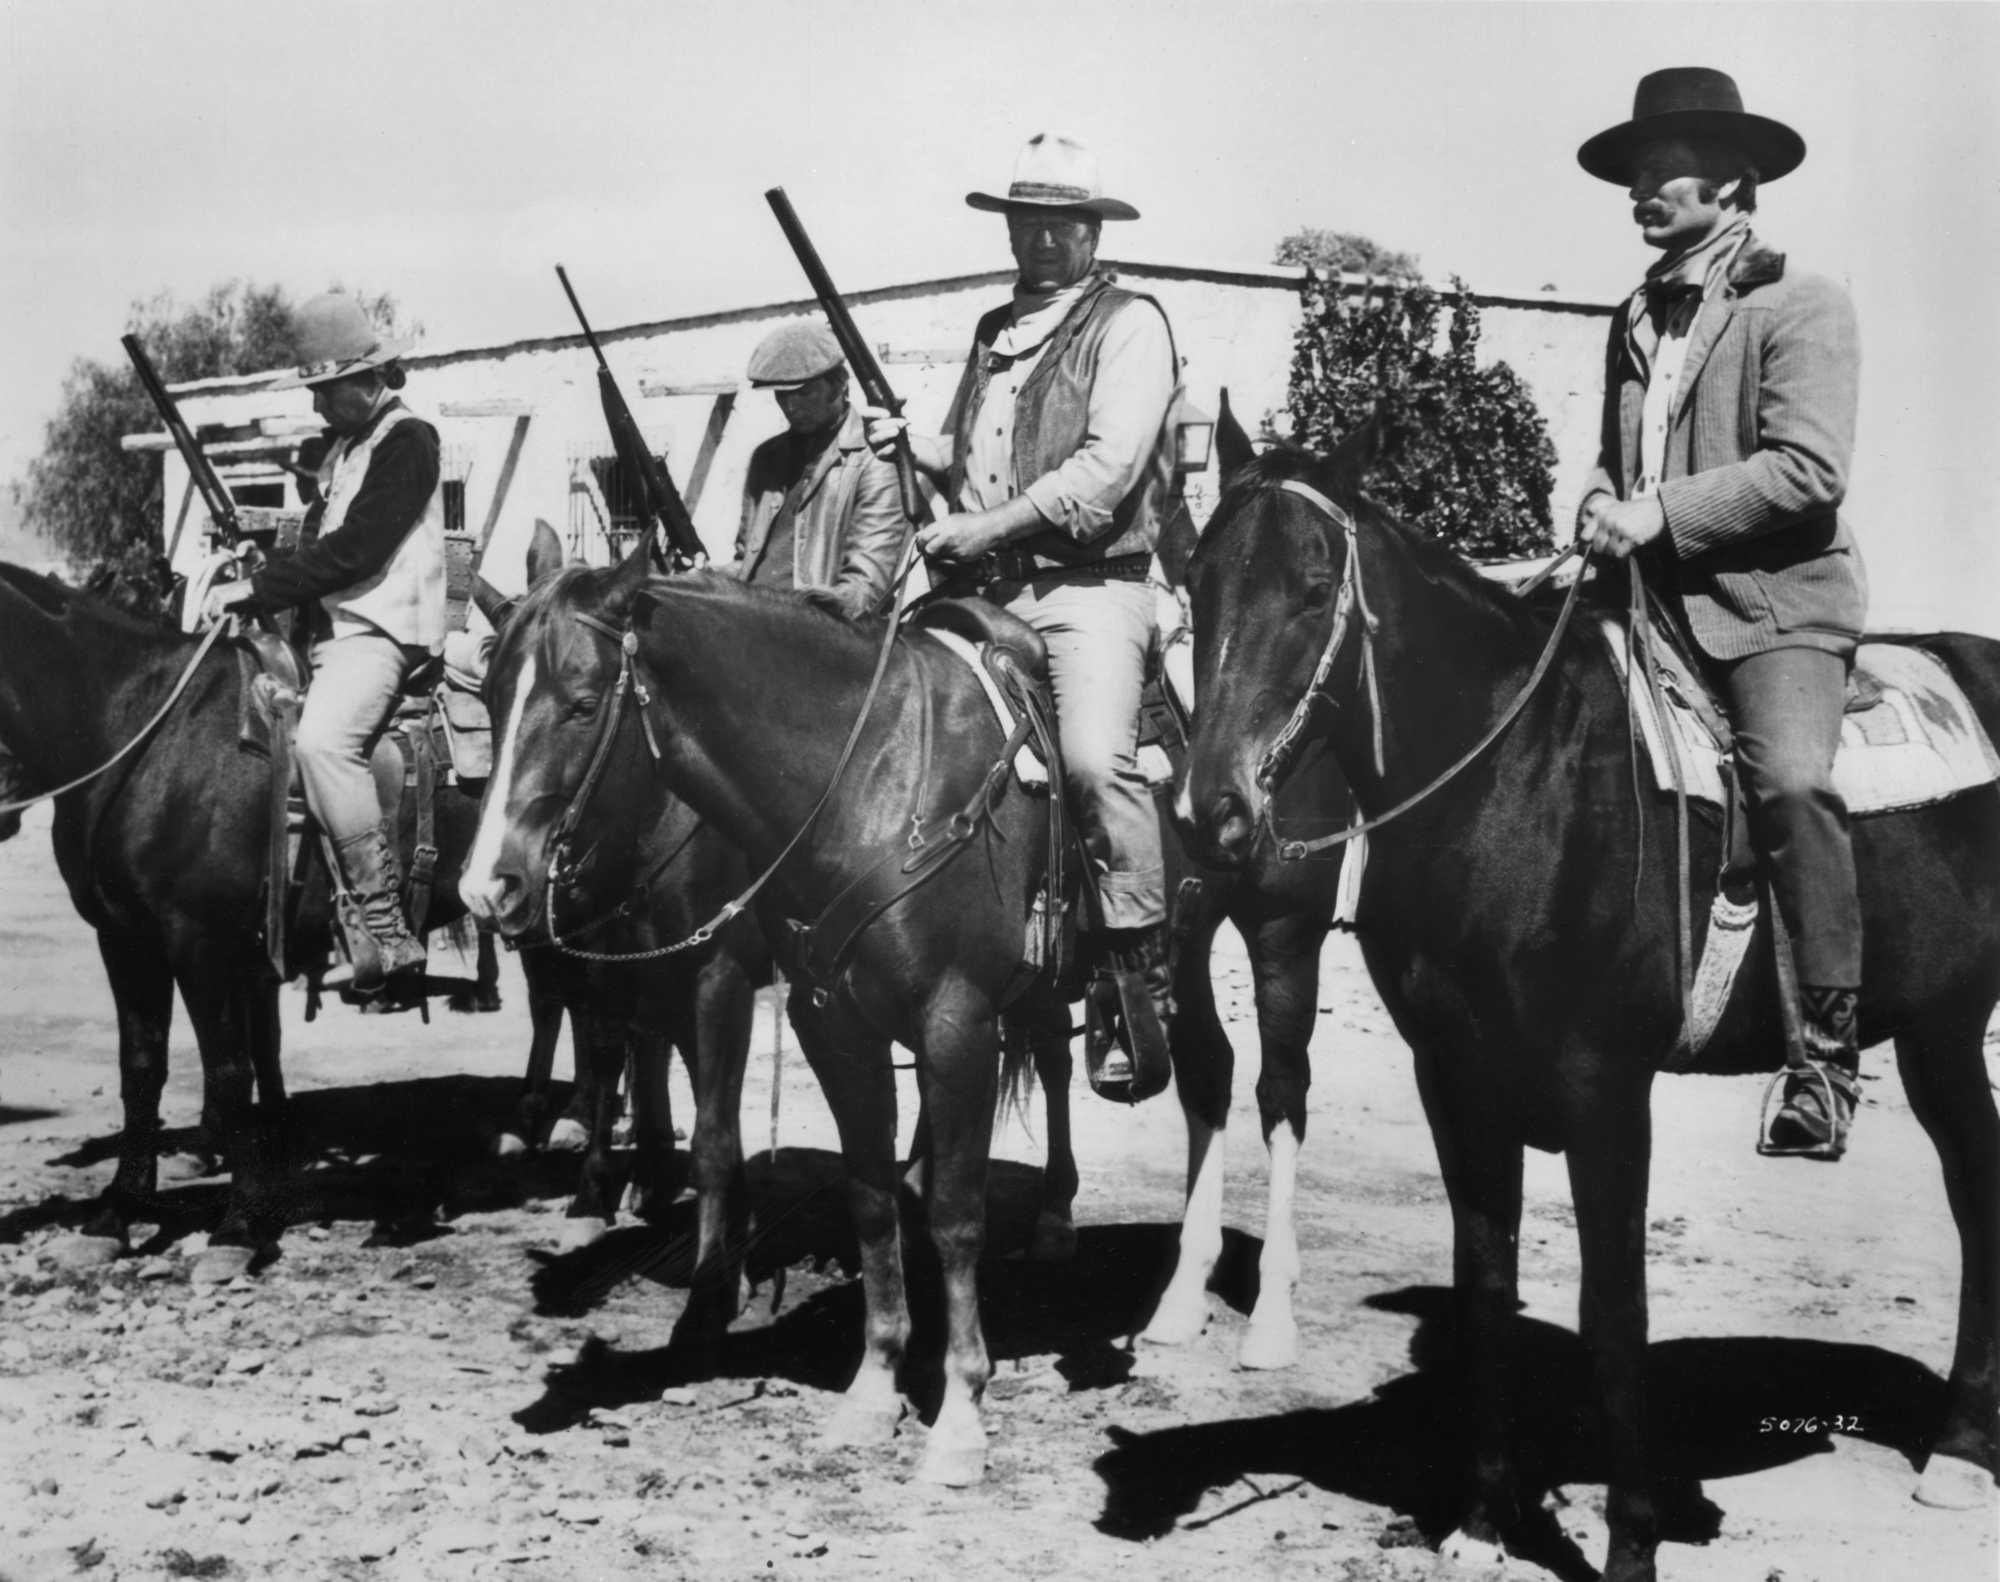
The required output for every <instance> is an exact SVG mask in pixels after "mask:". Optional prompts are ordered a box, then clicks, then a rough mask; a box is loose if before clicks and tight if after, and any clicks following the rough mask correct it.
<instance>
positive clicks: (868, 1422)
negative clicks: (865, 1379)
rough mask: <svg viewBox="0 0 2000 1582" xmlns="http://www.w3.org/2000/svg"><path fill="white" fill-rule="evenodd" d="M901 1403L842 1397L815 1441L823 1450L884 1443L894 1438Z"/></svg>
mask: <svg viewBox="0 0 2000 1582" xmlns="http://www.w3.org/2000/svg"><path fill="white" fill-rule="evenodd" d="M904 1409H905V1408H904V1403H903V1401H902V1400H901V1399H900V1398H898V1399H896V1400H892V1401H888V1402H882V1403H877V1402H872V1401H848V1400H843V1401H842V1402H841V1403H840V1405H838V1406H836V1407H835V1408H834V1409H833V1415H832V1416H831V1417H829V1418H828V1419H827V1420H826V1423H825V1425H824V1426H823V1427H822V1428H821V1429H820V1431H819V1435H818V1443H819V1446H820V1448H821V1449H823V1450H842V1449H860V1448H867V1447H869V1446H873V1445H886V1444H888V1443H889V1442H890V1441H891V1440H892V1439H894V1438H895V1437H896V1425H897V1424H898V1423H900V1422H901V1421H902V1420H903V1412H904Z"/></svg>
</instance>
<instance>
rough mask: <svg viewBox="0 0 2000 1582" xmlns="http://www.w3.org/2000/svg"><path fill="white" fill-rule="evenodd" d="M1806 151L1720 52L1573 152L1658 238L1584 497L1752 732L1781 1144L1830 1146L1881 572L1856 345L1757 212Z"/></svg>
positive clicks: (1669, 76) (1839, 1108) (1586, 511)
mask: <svg viewBox="0 0 2000 1582" xmlns="http://www.w3.org/2000/svg"><path fill="white" fill-rule="evenodd" d="M1804 158H1805V142H1804V140H1803V139H1802V138H1800V136H1799V135H1798V133H1796V132H1794V131H1793V130H1792V129H1791V128H1790V127H1788V126H1785V125H1783V124H1782V123H1780V122H1777V121H1773V120H1771V119H1769V118H1768V117H1765V116H1759V115H1751V114H1748V113H1746V112H1745V110H1744V109H1743V101H1742V97H1741V95H1740V94H1739V93H1738V92H1737V88H1736V84H1735V83H1734V82H1733V81H1732V80H1731V79H1730V78H1729V77H1727V76H1726V75H1724V74H1723V73H1722V72H1719V71H1714V70H1710V69H1708V68H1706V67H1697V66H1689V67H1675V68H1672V69H1669V70H1665V71H1656V72H1653V73H1652V74H1651V75H1649V76H1647V77H1645V78H1643V79H1642V80H1641V81H1640V83H1639V88H1638V93H1637V95H1636V97H1635V99H1634V102H1633V110H1632V118H1631V120H1629V121H1627V122H1624V123H1622V124H1620V125H1618V126H1614V127H1612V128H1611V129H1610V130H1609V131H1606V132H1602V133H1600V134H1599V135H1597V136H1596V137H1593V138H1591V139H1590V140H1589V141H1588V142H1587V143H1585V144H1584V145H1583V147H1582V148H1581V149H1579V150H1578V151H1577V160H1578V162H1579V163H1580V164H1581V165H1582V166H1583V168H1584V169H1585V170H1586V171H1588V172H1589V173H1590V174H1591V175H1593V176H1596V177H1598V178H1599V179H1600V180H1604V181H1609V182H1613V183H1615V184H1617V185H1619V186H1622V187H1625V188H1626V189H1628V194H1629V196H1630V199H1631V202H1632V206H1633V207H1632V218H1633V220H1634V221H1635V222H1636V223H1637V224H1638V226H1639V231H1640V235H1641V236H1642V237H1643V239H1644V240H1645V242H1646V244H1647V245H1648V246H1650V247H1654V248H1657V249H1658V250H1659V251H1660V253H1661V255H1662V256H1661V257H1660V259H1659V261H1658V262H1657V263H1655V264H1654V265H1653V267H1652V268H1651V269H1649V270H1648V271H1647V272H1646V278H1645V280H1644V281H1643V282H1642V283H1641V285H1640V287H1639V289H1638V290H1637V291H1636V292H1634V293H1633V295H1632V298H1631V300H1630V301H1629V302H1627V303H1626V304H1625V306H1624V307H1623V308H1622V309H1621V310H1620V311H1619V312H1618V314H1617V315H1616V316H1615V317H1614V318H1613V320H1612V326H1611V340H1610V348H1609V355H1608V357H1607V360H1606V378H1605V398H1604V424H1603V435H1602V451H1601V454H1600V457H1599V463H1598V467H1597V470H1596V472H1595V473H1593V474H1592V476H1591V478H1590V480H1589V482H1588V483H1587V484H1586V485H1585V488H1584V498H1583V503H1582V506H1581V507H1580V509H1579V510H1578V513H1577V528H1578V533H1579V536H1580V537H1581V538H1582V539H1583V540H1584V541H1585V542H1586V543H1588V544H1589V545H1590V546H1591V548H1592V549H1593V550H1595V551H1596V552H1597V553H1598V554H1600V555H1605V556H1610V557H1612V558H1619V559H1622V558H1624V557H1625V556H1628V555H1634V554H1636V555H1637V556H1638V557H1639V561H1640V565H1641V567H1642V568H1643V570H1644V572H1645V575H1646V578H1647V581H1648V583H1649V585H1650V587H1651V588H1652V589H1653V590H1654V591H1655V593H1656V594H1657V595H1658V596H1659V597H1660V598H1661V599H1662V600H1663V601H1665V603H1666V604H1667V606H1668V608H1669V609H1670V610H1672V611H1674V612H1675V613H1676V614H1677V615H1678V616H1679V617H1680V621H1681V625H1682V626H1683V628H1684V629H1685V631H1686V632H1687V634H1688V635H1689V636H1690V637H1691V638H1692V640H1693V642H1694V645H1695V646H1696V648H1697V649H1698V650H1699V657H1700V659H1701V660H1702V661H1703V662H1704V664H1705V666H1706V668H1707V671H1708V674H1709V677H1710V680H1711V684H1712V685H1713V686H1714V688H1715V690H1716V692H1717V694H1718V696H1719V697H1720V698H1721V700H1722V702H1723V704H1724V706H1725V707H1726V708H1727V710H1728V713H1729V717H1730V724H1731V726H1732V728H1733V730H1734V733H1735V737H1736V758H1737V763H1738V766H1739V773H1740V774H1741V775H1742V776H1743V780H1744V788H1745V795H1746V801H1747V803H1748V807H1749V814H1750V824H1751V833H1752V835H1753V836H1754V837H1755V839H1756V843H1757V846H1758V848H1759V851H1760V853H1761V856H1762V860H1763V861H1764V863H1765V865H1766V867H1767V869H1768V871H1769V873H1770V877H1771V888H1772V891H1773V893H1774V895H1775V896H1776V899H1777V905H1778V910H1779V912H1780V914H1781V915H1782V917H1783V919H1784V922H1785V925H1786V927H1787V929H1788V930H1789V931H1790V933H1791V937H1792V950H1793V959H1794V964H1795V966H1796V971H1797V979H1798V983H1799V997H1800V1001H1801V1005H1800V1010H1801V1013H1802V1016H1801V1021H1802V1025H1803V1029H1804V1034H1805V1043H1806V1054H1807V1056H1808V1057H1809V1058H1810V1059H1811V1060H1812V1061H1813V1062H1814V1063H1815V1064H1816V1065H1817V1066H1818V1067H1819V1068H1820V1070H1821V1071H1822V1072H1823V1073H1824V1074H1825V1081H1824V1082H1822V1081H1821V1080H1819V1079H1818V1078H1817V1077H1813V1076H1808V1075H1805V1074H1799V1075H1795V1076H1794V1077H1793V1078H1792V1079H1791V1080H1790V1082H1789V1083H1788V1084H1787V1091H1786V1095H1785V1101H1784V1106H1783V1108H1782V1109H1781V1110H1780V1112H1779V1113H1778V1115H1777V1116H1776V1117H1775V1118H1774V1121H1773V1124H1772V1127H1771V1130H1770V1131H1769V1133H1768V1134H1767V1136H1766V1139H1765V1141H1766V1143H1767V1144H1768V1145H1769V1146H1770V1147H1771V1148H1772V1150H1773V1151H1776V1152H1791V1153H1801V1152H1818V1153H1824V1154H1829V1155H1831V1156H1834V1157H1837V1156H1838V1154H1839V1152H1840V1151H1841V1149H1842V1148H1844V1146H1845V1142H1846V1135H1847V1130H1848V1127H1849V1125H1850V1123H1851V1122H1852V1120H1853V1116H1854V1109H1855V1104H1856V1098H1857V1093H1858V1086H1857V1073H1858V1070H1859V1066H1860V1056H1859V1052H1858V1049H1857V1041H1856V1028H1855V1002H1856V994H1857V990H1858V989H1859V986H1860V983H1861V906H1860V901H1859V899H1858V896H1857V893H1856V889H1855V877H1854V855H1853V850H1852V847H1851V845H1850V842H1849V838H1848V827H1847V808H1846V805H1845V804H1844V803H1843V802H1842V800H1841V797H1840V794H1839V792H1837V791H1836V790H1835V789H1834V785H1833V756H1834V750H1835V748H1836V746H1837V745H1838V743H1839V739H1840V716H1841V710H1842V707H1843V701H1844V695H1845V691H1846V683H1847V673H1848V669H1849V667H1850V666H1851V665H1852V663H1853V659H1854V650H1855V647H1856V645H1857V643H1858V642H1859V640H1860V636H1861V629H1862V621H1863V616H1864V614H1865V611H1866V604H1867V582H1866V578H1865V575H1864V573H1863V570H1862V565H1861V556H1860V553H1859V551H1858V550H1857V549H1856V548H1855V544H1854V540H1853V537H1852V536H1851V535H1850V534H1849V532H1848V529H1847V526H1846V524H1845V523H1844V522H1842V520H1841V518H1840V505H1841V501H1842V498H1843V497H1844V495H1845V494H1846V491H1847V473H1848V463H1849V457H1850V455H1851V454H1852V451H1853V448H1854V414H1855V405H1856V400H1857V393H1858V387H1859V382H1860V364H1861V357H1860V349H1859V344H1858V341H1857V338H1856V333H1855V322H1854V308H1853V305H1852V303H1851V302H1850V301H1849V300H1848V296H1847V293H1846V292H1845V291H1843V290H1842V289H1841V288H1840V287H1839V286H1837V285H1835V284H1834V283H1833V282H1832V281H1830V280H1827V279H1824V278H1822V277H1821V276H1818V275H1812V274H1807V273H1804V272H1803V271H1801V270H1799V269H1797V268H1795V267H1793V266H1792V265H1791V263H1790V262H1789V261H1788V260H1787V258H1786V257H1785V255H1784V254H1783V253H1779V252H1775V251H1773V250H1772V249H1771V248H1769V247H1768V246H1766V245H1765V244H1764V243H1763V242H1761V241H1759V240H1758V239H1757V237H1756V236H1755V235H1754V234H1753V233H1752V232H1751V230H1750V216H1751V214H1752V213H1753V212H1754V211H1755V209H1756V207H1757V193H1758V189H1759V187H1760V185H1762V184H1767V183H1770V182H1773V181H1776V180H1778V179H1779V178H1780V177H1782V176H1785V175H1788V174H1790V173H1791V172H1792V171H1793V170H1795V169H1796V168H1797V167H1798V165H1799V164H1800V162H1801V161H1803V160H1804Z"/></svg>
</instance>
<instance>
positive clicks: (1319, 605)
mask: <svg viewBox="0 0 2000 1582" xmlns="http://www.w3.org/2000/svg"><path fill="white" fill-rule="evenodd" d="M1331 603H1333V584H1332V583H1330V582H1309V583H1307V584H1306V596H1305V607H1306V608H1307V609H1308V610H1323V609H1325V608H1326V607H1327V606H1328V605H1329V604H1331Z"/></svg>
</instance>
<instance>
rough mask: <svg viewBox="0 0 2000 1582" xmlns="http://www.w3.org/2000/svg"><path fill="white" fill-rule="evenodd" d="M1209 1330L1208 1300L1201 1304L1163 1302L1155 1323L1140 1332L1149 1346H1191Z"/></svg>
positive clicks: (1140, 1336)
mask: <svg viewBox="0 0 2000 1582" xmlns="http://www.w3.org/2000/svg"><path fill="white" fill-rule="evenodd" d="M1207 1328H1208V1299H1207V1298H1206V1297H1204V1298H1203V1299H1202V1300H1201V1301H1199V1302H1192V1303H1189V1302H1179V1303H1168V1302H1161V1303H1160V1307H1159V1311H1158V1312H1156V1313H1154V1314H1153V1321H1152V1322H1151V1323H1150V1324H1148V1325H1147V1326H1146V1327H1145V1328H1144V1329H1142V1330H1141V1331H1140V1332H1139V1339H1140V1341H1141V1343H1143V1344H1145V1345H1148V1346H1191V1345H1193V1344H1194V1342H1196V1341H1197V1340H1199V1339H1201V1336H1202V1331H1203V1330H1205V1329H1207Z"/></svg>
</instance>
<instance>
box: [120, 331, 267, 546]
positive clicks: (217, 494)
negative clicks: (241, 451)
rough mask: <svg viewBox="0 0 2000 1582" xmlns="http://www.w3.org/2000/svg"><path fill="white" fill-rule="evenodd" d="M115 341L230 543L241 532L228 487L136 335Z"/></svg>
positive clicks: (210, 512)
mask: <svg viewBox="0 0 2000 1582" xmlns="http://www.w3.org/2000/svg"><path fill="white" fill-rule="evenodd" d="M119 343H120V344H121V345H122V346H123V347H124V348H125V355H126V356H128V357H130V358H131V359H132V366H133V368H134V369H135V370H136V371H137V372H138V375H139V383H140V384H141V385H143V386H144V387H145V391H146V395H147V396H148V398H150V399H151V401H152V403H153V408H154V410H155V411H156V412H158V413H159V415H160V421H161V422H162V423H164V424H166V426H167V433H168V434H169V435H170V436H171V437H172V439H173V442H174V449H176V450H178V451H179V452H180V453H181V460H182V461H184V462H185V463H187V469H188V476H189V477H190V478H192V479H193V480H194V486H195V488H196V489H197V490H198V491H199V492H200V494H201V501H202V504H203V505H205V506H207V507H208V514H209V517H210V519H211V520H212V521H213V522H214V523H215V525H216V526H217V527H218V528H219V529H221V531H222V535H223V537H224V538H226V539H227V540H228V541H229V542H230V543H232V544H234V543H235V542H236V540H237V539H238V538H240V537H241V536H242V529H241V527H240V525H239V522H238V518H237V515H236V502H235V501H234V500H233V499H231V498H230V495H229V491H228V490H227V489H225V488H224V487H223V485H222V480H221V479H220V478H218V477H217V476H216V474H215V468H214V466H213V465H212V464H211V463H210V461H209V459H208V457H207V455H206V454H205V453H204V452H203V451H202V448H201V442H200V441H199V440H197V439H196V438H195V437H194V432H193V431H192V430H191V429H190V428H189V427H188V426H187V420H186V419H185V418H183V417H182V416H181V409H180V405H179V403H177V402H176V401H175V400H174V398H173V395H172V393H171V392H170V391H168V389H167V387H166V385H165V383H164V382H163V381H162V380H161V378H160V374H159V370H158V369H156V368H155V367H154V366H153V359H152V358H150V357H148V356H147V355H146V348H145V347H144V346H142V345H141V344H140V343H139V337H138V336H136V335H124V336H120V337H119Z"/></svg>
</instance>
